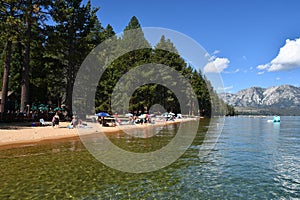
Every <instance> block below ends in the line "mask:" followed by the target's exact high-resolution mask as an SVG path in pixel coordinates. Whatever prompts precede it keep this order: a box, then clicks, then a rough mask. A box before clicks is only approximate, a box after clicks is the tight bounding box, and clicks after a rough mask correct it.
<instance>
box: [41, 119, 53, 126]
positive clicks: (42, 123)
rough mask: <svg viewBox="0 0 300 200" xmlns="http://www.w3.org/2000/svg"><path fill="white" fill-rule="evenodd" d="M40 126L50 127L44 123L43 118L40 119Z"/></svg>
mask: <svg viewBox="0 0 300 200" xmlns="http://www.w3.org/2000/svg"><path fill="white" fill-rule="evenodd" d="M40 125H41V126H50V125H51V123H47V122H45V120H44V119H43V118H41V119H40Z"/></svg>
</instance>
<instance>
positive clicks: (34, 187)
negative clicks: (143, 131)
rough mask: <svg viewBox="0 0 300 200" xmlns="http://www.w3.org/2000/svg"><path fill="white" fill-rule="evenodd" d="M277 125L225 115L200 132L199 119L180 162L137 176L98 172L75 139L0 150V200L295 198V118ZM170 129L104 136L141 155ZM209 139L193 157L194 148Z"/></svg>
mask: <svg viewBox="0 0 300 200" xmlns="http://www.w3.org/2000/svg"><path fill="white" fill-rule="evenodd" d="M281 120H282V121H281V123H280V124H273V123H268V122H267V119H264V118H243V117H237V118H226V121H225V126H224V129H223V133H222V134H221V136H218V135H214V133H213V132H211V133H210V135H208V134H206V135H205V133H206V131H207V130H208V126H209V123H208V121H207V120H203V121H202V122H201V123H200V127H199V131H198V135H197V137H196V138H195V140H194V142H193V144H192V145H191V146H190V148H189V149H188V150H187V151H186V153H185V154H184V155H183V156H182V157H181V158H180V159H178V160H177V161H176V162H175V163H173V164H172V165H170V166H168V167H165V168H163V169H161V170H158V171H155V172H151V173H143V174H131V173H124V172H120V171H117V170H113V169H111V168H108V167H106V166H105V165H103V164H102V163H100V162H99V161H97V160H96V159H95V158H94V157H93V156H91V154H90V153H89V152H88V151H87V150H86V149H85V147H84V145H83V144H82V143H81V142H80V141H79V140H78V139H68V140H61V141H55V142H48V143H43V144H32V145H25V146H23V147H20V148H13V149H2V150H0V199H68V198H69V199H155V198H156V199H292V198H294V199H296V198H300V175H299V171H300V169H299V166H300V152H299V151H300V150H299V149H300V134H299V133H300V123H299V120H300V118H299V117H282V118H281ZM212 125H213V126H216V124H215V123H212ZM214 128H215V127H214ZM176 129H177V127H176V125H173V126H172V127H164V128H162V129H161V130H159V132H158V133H157V134H155V135H154V136H152V137H150V138H148V139H149V140H148V139H146V138H143V137H140V138H139V137H138V138H137V137H132V136H129V135H126V134H122V133H121V132H120V133H118V134H109V135H108V136H109V137H110V139H111V141H112V142H113V143H115V144H116V145H118V146H120V147H122V148H125V149H126V148H127V149H128V150H130V151H136V152H145V151H152V150H155V149H159V148H161V147H162V146H164V145H165V144H167V143H168V141H170V140H171V139H172V137H174V131H175V130H176ZM137 134H140V133H137ZM208 136H210V137H208ZM204 138H206V140H205V141H204V143H203V139H204ZM91 139H92V138H91ZM214 141H217V144H216V145H213V146H214V149H213V150H212V151H209V152H207V153H206V154H205V156H204V157H201V155H203V154H200V153H199V149H201V147H202V146H205V147H208V146H209V145H212V144H213V143H214ZM202 150H203V148H202ZM199 156H200V157H199Z"/></svg>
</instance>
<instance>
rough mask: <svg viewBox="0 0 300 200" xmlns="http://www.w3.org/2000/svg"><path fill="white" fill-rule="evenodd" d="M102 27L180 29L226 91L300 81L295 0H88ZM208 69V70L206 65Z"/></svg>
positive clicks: (299, 19)
mask: <svg viewBox="0 0 300 200" xmlns="http://www.w3.org/2000/svg"><path fill="white" fill-rule="evenodd" d="M92 5H93V6H95V7H100V10H99V12H98V17H99V20H100V22H101V23H102V25H103V26H106V25H107V24H111V25H112V26H113V28H114V30H115V32H117V33H119V32H122V31H123V29H124V28H125V26H126V25H127V24H128V22H129V20H130V18H131V17H132V16H136V17H137V18H138V19H139V21H140V23H141V25H142V27H162V28H167V29H172V30H175V31H178V32H181V33H183V34H185V35H187V36H189V37H191V38H193V39H194V40H195V41H196V42H197V43H199V44H200V45H201V46H202V47H204V49H205V50H206V51H207V52H208V53H209V54H210V56H211V62H212V63H214V64H215V65H214V66H215V69H216V68H217V70H215V71H218V72H220V73H221V77H222V79H223V83H224V88H225V89H226V91H227V92H232V93H236V92H237V91H239V90H241V89H245V88H248V87H251V86H259V87H264V88H266V87H270V86H275V85H281V84H291V85H295V86H300V81H299V77H300V39H299V38H300V12H299V8H300V1H299V0H274V1H271V0H270V1H267V0H266V1H259V0H226V1H225V0H224V1H222V0H219V1H218V0H186V1H176V0H173V1H171V0H152V1H146V0H145V1H142V0H126V1H121V0H118V1H117V0H98V1H96V0H92ZM205 69H207V72H208V73H214V70H213V69H211V68H210V67H209V66H207V67H206V68H205Z"/></svg>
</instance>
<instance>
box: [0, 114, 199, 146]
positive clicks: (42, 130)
mask: <svg viewBox="0 0 300 200" xmlns="http://www.w3.org/2000/svg"><path fill="white" fill-rule="evenodd" d="M190 120H195V119H194V118H187V119H176V120H175V121H167V122H156V123H155V124H143V125H122V126H116V127H102V126H101V125H100V124H98V123H87V124H86V126H82V127H77V128H73V129H69V128H68V125H70V122H61V123H60V124H59V127H52V126H39V127H33V126H31V124H30V123H3V124H0V146H8V145H16V144H24V143H33V142H40V141H44V140H57V139H63V138H72V137H79V135H83V134H92V133H95V132H99V131H102V132H105V133H114V132H119V131H121V130H130V129H139V128H140V129H144V128H147V127H148V126H164V125H167V124H173V123H180V122H184V121H190Z"/></svg>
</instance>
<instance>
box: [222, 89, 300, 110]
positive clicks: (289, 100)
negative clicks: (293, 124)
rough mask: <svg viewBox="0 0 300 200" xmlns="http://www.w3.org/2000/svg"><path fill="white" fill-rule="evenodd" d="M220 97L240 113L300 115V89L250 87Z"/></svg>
mask: <svg viewBox="0 0 300 200" xmlns="http://www.w3.org/2000/svg"><path fill="white" fill-rule="evenodd" d="M219 96H220V97H221V98H222V99H223V100H224V101H225V102H226V103H228V104H229V105H231V106H233V107H235V108H236V110H238V111H245V109H246V108H248V109H250V110H252V111H253V110H256V111H263V113H266V114H269V113H270V114H272V113H278V114H285V115H300V87H296V86H293V85H287V84H285V85H279V86H271V87H268V88H262V87H257V86H255V87H250V88H247V89H243V90H240V91H238V92H237V93H236V94H231V93H222V94H219Z"/></svg>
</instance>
